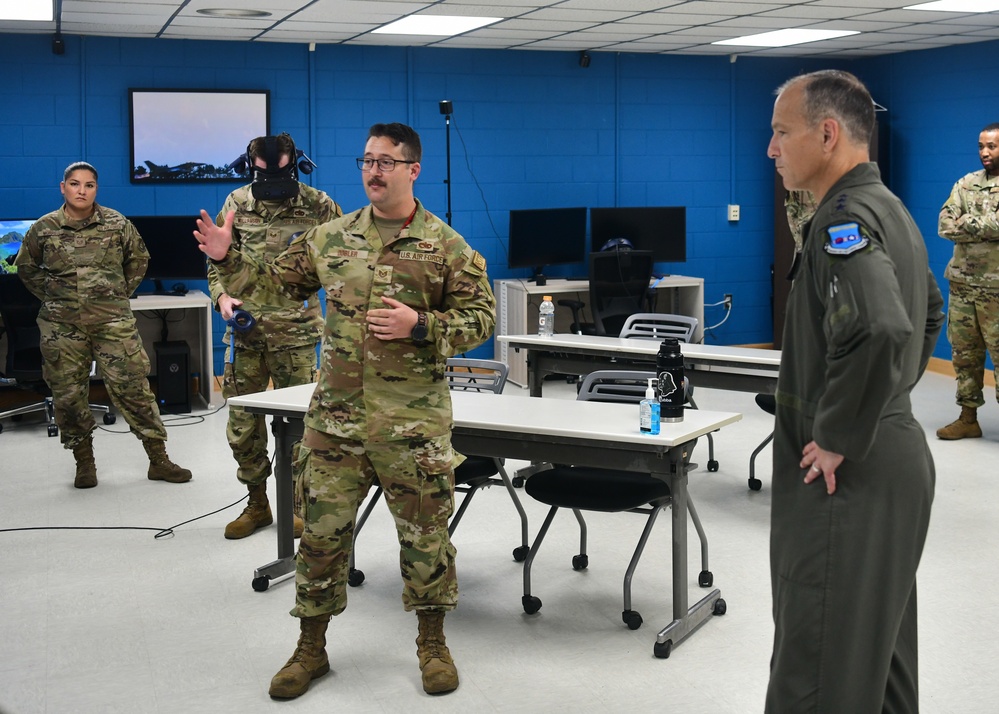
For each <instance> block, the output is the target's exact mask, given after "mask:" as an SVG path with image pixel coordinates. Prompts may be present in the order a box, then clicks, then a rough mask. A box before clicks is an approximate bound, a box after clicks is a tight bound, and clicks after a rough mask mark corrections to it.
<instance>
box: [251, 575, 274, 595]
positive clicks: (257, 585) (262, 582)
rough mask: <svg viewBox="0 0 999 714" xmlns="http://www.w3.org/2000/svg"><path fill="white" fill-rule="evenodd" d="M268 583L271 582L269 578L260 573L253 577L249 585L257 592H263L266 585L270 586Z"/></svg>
mask: <svg viewBox="0 0 999 714" xmlns="http://www.w3.org/2000/svg"><path fill="white" fill-rule="evenodd" d="M270 584H271V579H270V578H268V577H267V576H266V575H261V576H260V577H259V578H254V579H253V582H251V583H250V585H252V586H253V589H254V590H256V591H257V592H258V593H262V592H264V591H265V590H266V589H267V588H268V587H270Z"/></svg>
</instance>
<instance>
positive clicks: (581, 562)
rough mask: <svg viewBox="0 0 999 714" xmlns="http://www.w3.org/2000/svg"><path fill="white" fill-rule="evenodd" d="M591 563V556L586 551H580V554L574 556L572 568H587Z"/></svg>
mask: <svg viewBox="0 0 999 714" xmlns="http://www.w3.org/2000/svg"><path fill="white" fill-rule="evenodd" d="M589 564H590V558H589V556H587V555H586V553H580V554H579V555H574V556H572V569H573V570H586V567H587V566H588V565H589Z"/></svg>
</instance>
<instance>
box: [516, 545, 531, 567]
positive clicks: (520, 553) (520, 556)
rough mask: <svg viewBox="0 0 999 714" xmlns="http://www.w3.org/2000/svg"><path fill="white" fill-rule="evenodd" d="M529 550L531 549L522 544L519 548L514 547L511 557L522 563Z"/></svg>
mask: <svg viewBox="0 0 999 714" xmlns="http://www.w3.org/2000/svg"><path fill="white" fill-rule="evenodd" d="M530 550H531V549H530V548H529V547H528V546H526V545H522V546H520V547H519V548H514V549H513V559H514V560H516V561H517V562H518V563H523V562H524V561H525V560H527V553H528V552H529V551H530Z"/></svg>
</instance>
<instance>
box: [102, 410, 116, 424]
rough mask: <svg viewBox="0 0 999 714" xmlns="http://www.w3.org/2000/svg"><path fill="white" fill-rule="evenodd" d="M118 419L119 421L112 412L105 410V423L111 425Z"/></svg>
mask: <svg viewBox="0 0 999 714" xmlns="http://www.w3.org/2000/svg"><path fill="white" fill-rule="evenodd" d="M116 421H118V417H116V416H115V415H114V414H112V413H111V412H104V423H105V424H107V425H108V426H110V425H111V424H114V423H115V422H116Z"/></svg>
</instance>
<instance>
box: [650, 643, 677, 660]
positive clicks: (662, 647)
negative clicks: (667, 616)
mask: <svg viewBox="0 0 999 714" xmlns="http://www.w3.org/2000/svg"><path fill="white" fill-rule="evenodd" d="M672 651H673V640H666V641H665V642H656V644H655V645H653V647H652V654H654V655H655V656H656V657H657V658H658V659H669V655H670V652H672Z"/></svg>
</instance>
